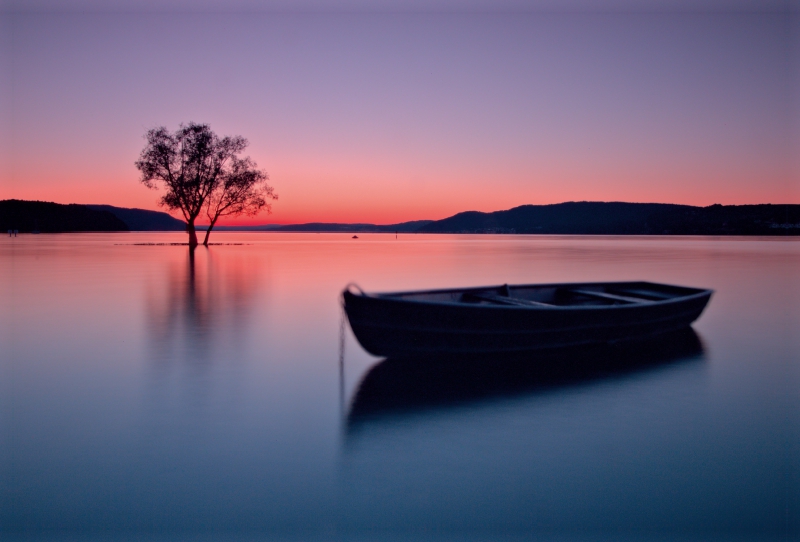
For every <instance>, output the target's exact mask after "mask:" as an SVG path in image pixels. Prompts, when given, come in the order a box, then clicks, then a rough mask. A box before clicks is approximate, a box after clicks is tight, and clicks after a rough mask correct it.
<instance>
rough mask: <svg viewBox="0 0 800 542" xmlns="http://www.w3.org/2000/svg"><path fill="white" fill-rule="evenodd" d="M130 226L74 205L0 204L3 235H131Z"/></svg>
mask: <svg viewBox="0 0 800 542" xmlns="http://www.w3.org/2000/svg"><path fill="white" fill-rule="evenodd" d="M129 229H130V228H128V225H127V224H125V222H123V221H122V220H120V219H119V218H117V217H116V216H114V215H113V214H112V213H109V212H108V211H103V210H95V209H90V208H88V207H86V206H85V205H78V204H75V203H72V204H69V205H62V204H60V203H51V202H49V201H25V200H17V199H7V200H2V201H0V231H2V232H6V231H8V230H17V231H19V232H20V233H37V232H41V233H64V232H80V231H129Z"/></svg>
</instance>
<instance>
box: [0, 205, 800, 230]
mask: <svg viewBox="0 0 800 542" xmlns="http://www.w3.org/2000/svg"><path fill="white" fill-rule="evenodd" d="M185 226H186V225H185V223H184V222H183V221H182V220H178V219H176V218H174V217H172V216H170V215H168V214H167V213H163V212H159V211H149V210H146V209H128V208H124V207H114V206H111V205H77V204H70V205H61V204H58V203H50V202H43V201H23V200H3V201H0V231H6V230H8V229H11V230H15V229H16V230H19V231H20V232H23V233H24V232H31V231H35V230H38V231H41V232H43V233H56V232H70V231H183V230H184V229H185ZM198 229H200V230H202V229H204V227H202V226H199V227H198ZM216 229H217V230H219V231H271V232H338V233H394V232H399V233H508V234H513V233H520V234H521V233H524V234H573V235H593V234H594V235H800V205H792V204H786V205H771V204H763V205H718V204H716V205H710V206H708V207H694V206H691V205H677V204H670V203H625V202H587V201H582V202H566V203H556V204H552V205H521V206H519V207H514V208H512V209H507V210H504V211H494V212H490V213H483V212H479V211H466V212H463V213H458V214H455V215H453V216H451V217H448V218H445V219H442V220H435V221H434V220H415V221H410V222H402V223H399V224H388V225H378V224H340V223H324V222H312V223H308V224H289V225H277V224H265V225H258V226H218V227H217V228H216Z"/></svg>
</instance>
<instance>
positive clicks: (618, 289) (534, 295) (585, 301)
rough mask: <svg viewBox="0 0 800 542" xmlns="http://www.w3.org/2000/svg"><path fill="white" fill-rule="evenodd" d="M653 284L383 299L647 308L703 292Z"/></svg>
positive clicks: (562, 286) (504, 287)
mask: <svg viewBox="0 0 800 542" xmlns="http://www.w3.org/2000/svg"><path fill="white" fill-rule="evenodd" d="M703 291H704V290H701V289H697V288H685V287H681V286H671V285H667V284H655V283H651V282H611V283H609V282H606V283H585V284H545V285H508V284H503V285H501V286H491V287H486V288H469V289H460V290H433V291H427V292H406V293H395V294H382V295H380V297H390V298H401V299H407V300H409V301H426V302H434V303H466V304H475V305H487V306H498V305H502V306H517V307H538V308H547V307H551V308H552V307H572V306H611V305H631V304H645V303H653V302H658V301H667V300H670V299H676V298H681V297H685V296H687V295H693V294H698V293H701V292H703Z"/></svg>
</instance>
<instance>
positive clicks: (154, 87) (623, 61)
mask: <svg viewBox="0 0 800 542" xmlns="http://www.w3.org/2000/svg"><path fill="white" fill-rule="evenodd" d="M698 5H699V6H701V7H700V8H697V7H696V6H698ZM2 6H3V7H2V9H3V11H2V15H1V16H0V17H1V18H0V75H2V77H0V125H1V128H0V131H1V133H0V137H1V138H2V140H1V144H0V199H8V198H19V199H40V200H47V201H56V202H59V203H107V204H111V205H117V206H122V207H139V208H145V209H158V208H159V207H158V200H159V193H158V192H156V191H152V190H148V189H147V188H146V187H145V186H143V185H142V184H141V183H140V182H139V172H138V171H137V170H136V168H135V167H134V161H135V160H136V159H137V157H138V155H139V152H140V151H141V149H142V147H143V145H144V139H143V136H144V134H145V132H146V131H147V130H148V129H149V128H153V127H156V126H162V125H163V126H166V127H168V128H169V129H171V130H174V129H175V128H177V127H178V125H179V124H180V123H181V122H189V121H194V122H202V123H208V124H210V125H211V127H212V129H213V130H214V131H216V132H217V133H218V134H220V135H242V136H244V137H246V138H247V139H248V140H249V141H250V147H249V148H248V150H247V154H249V155H250V156H251V157H252V158H253V159H255V160H256V162H257V163H258V164H259V166H260V167H262V168H263V169H265V170H266V171H267V172H268V173H269V175H270V178H271V183H270V184H272V185H273V186H274V187H275V189H276V192H277V193H278V194H279V195H280V199H279V200H278V201H277V202H275V203H274V205H273V214H272V215H269V216H267V215H260V216H258V217H255V218H252V219H250V218H247V219H239V220H236V221H228V224H231V223H283V224H286V223H299V222H310V221H326V222H373V223H381V224H389V223H395V222H401V221H407V220H417V219H439V218H444V217H446V216H449V215H452V214H454V213H457V212H460V211H465V210H480V211H494V210H499V209H507V208H510V207H514V206H517V205H522V204H526V203H534V204H545V203H558V202H562V201H575V200H592V201H633V202H669V203H685V204H692V205H709V204H712V203H723V204H744V203H800V10H798V3H797V2H791V1H790V2H784V1H774V2H771V1H769V0H767V1H759V2H756V1H752V2H751V1H748V0H739V1H736V0H732V1H730V2H726V1H708V2H683V1H673V2H670V1H667V0H664V1H652V2H636V1H632V0H631V1H616V2H605V3H601V2H581V1H577V0H576V1H568V2H565V3H559V2H548V1H524V0H508V1H503V0H500V1H493V2H490V1H488V0H487V1H480V0H472V1H469V0H468V1H466V2H456V1H455V0H449V1H448V0H441V1H435V0H434V1H424V2H423V1H421V0H418V1H415V0H412V1H406V2H403V1H400V0H396V1H393V0H383V1H378V2H367V1H366V0H364V1H352V2H333V1H323V0H317V1H313V0H306V1H303V0H300V1H298V2H288V1H285V2H280V1H273V2H269V1H266V2H257V1H255V0H239V1H234V2H222V1H220V2H216V1H213V0H205V1H199V2H189V1H188V0H172V1H170V0H166V1H158V2H157V1H155V0H146V1H141V2H136V1H134V0H130V1H127V0H117V1H109V2H101V1H99V0H31V1H27V2H22V1H19V2H17V1H14V0H11V1H9V0H6V1H5V2H4V3H3V4H2ZM587 6H595V7H593V8H591V10H590V9H589V8H588V7H587ZM597 6H599V7H597Z"/></svg>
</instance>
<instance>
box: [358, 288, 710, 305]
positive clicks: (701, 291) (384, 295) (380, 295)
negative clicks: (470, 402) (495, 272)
mask: <svg viewBox="0 0 800 542" xmlns="http://www.w3.org/2000/svg"><path fill="white" fill-rule="evenodd" d="M626 284H630V285H633V284H642V285H654V286H667V287H669V288H685V289H689V290H696V291H695V292H694V293H691V294H686V295H678V296H676V297H673V298H671V299H655V300H651V299H643V300H642V301H641V302H638V303H627V304H609V305H552V306H549V307H548V306H544V303H543V305H542V306H538V305H489V304H486V305H484V304H479V303H462V302H458V301H426V300H422V299H401V298H400V296H404V295H420V294H447V293H455V292H462V293H466V292H477V291H482V290H491V289H493V288H502V287H504V286H508V287H509V288H526V287H527V288H531V287H536V288H557V287H565V286H572V287H578V286H613V285H620V286H621V285H626ZM359 290H361V289H360V288H359ZM345 293H349V294H350V295H352V296H354V297H362V298H367V299H373V300H378V301H388V302H392V303H400V304H411V305H423V306H439V307H458V308H461V309H469V310H487V309H490V310H504V311H505V310H521V311H547V312H550V311H553V310H578V311H585V310H608V309H613V310H620V309H633V308H641V307H652V306H661V305H667V304H670V303H683V302H686V301H691V300H694V299H698V298H701V297H704V296H710V295H712V294H713V293H714V290H712V289H710V288H692V287H689V286H674V285H671V284H663V283H657V282H648V281H617V282H563V283H548V284H499V285H496V286H478V287H473V288H445V289H435V290H409V291H405V292H376V293H367V292H364V291H363V290H361V291H360V292H351V291H350V289H349V286H348V287H347V288H345V290H344V292H343V294H345ZM512 299H513V298H512Z"/></svg>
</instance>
